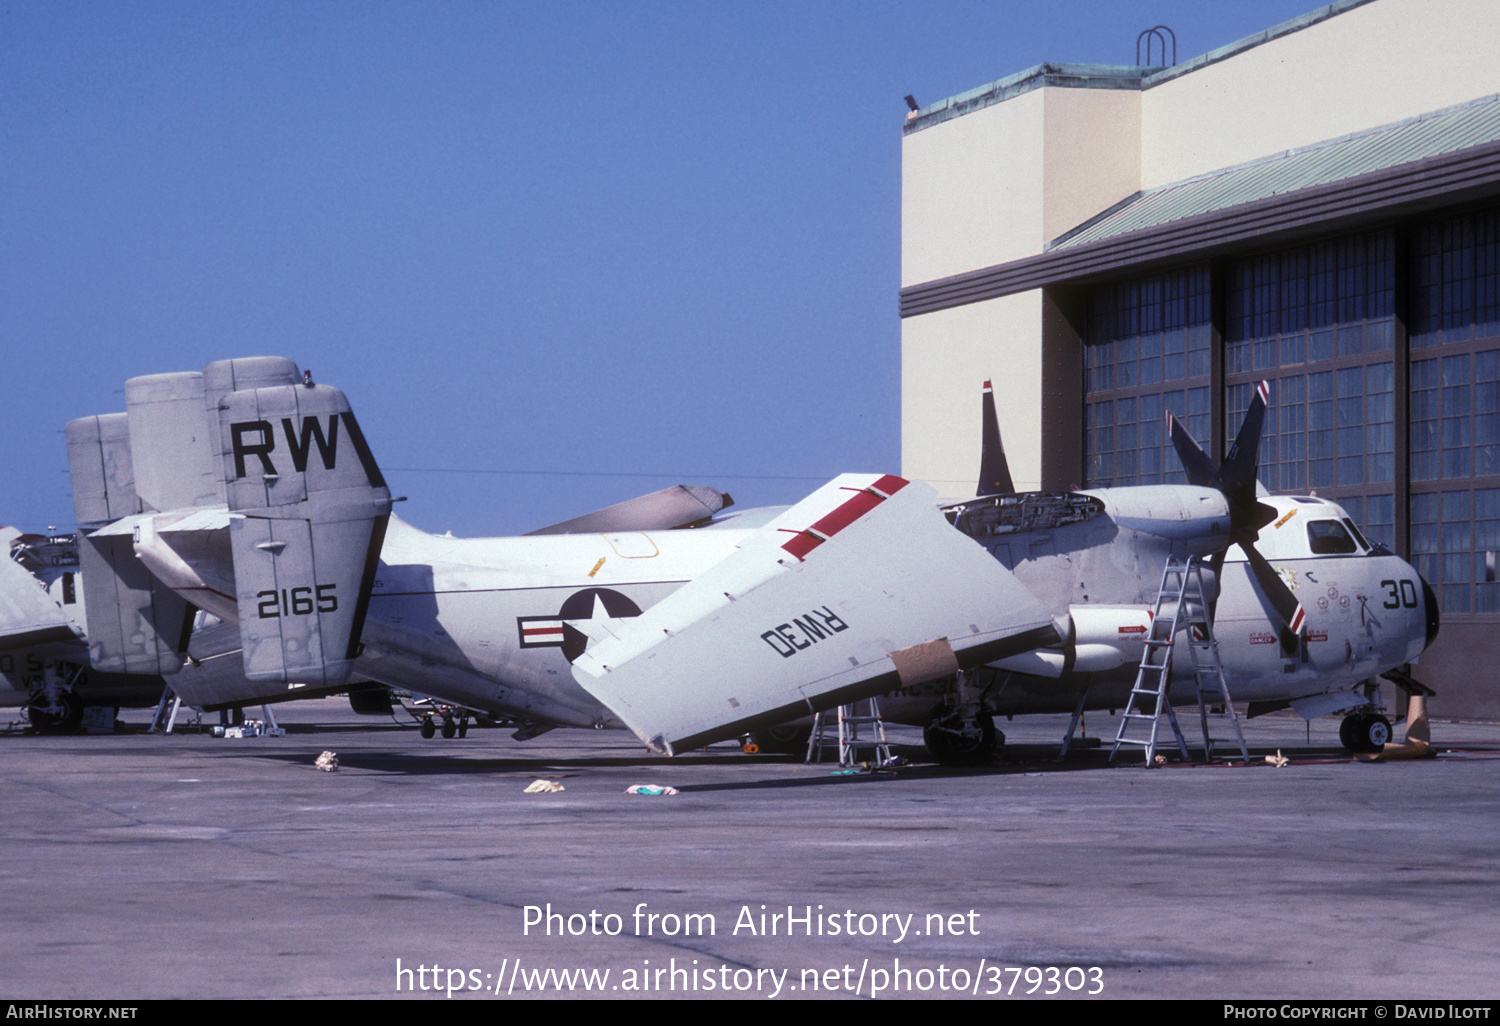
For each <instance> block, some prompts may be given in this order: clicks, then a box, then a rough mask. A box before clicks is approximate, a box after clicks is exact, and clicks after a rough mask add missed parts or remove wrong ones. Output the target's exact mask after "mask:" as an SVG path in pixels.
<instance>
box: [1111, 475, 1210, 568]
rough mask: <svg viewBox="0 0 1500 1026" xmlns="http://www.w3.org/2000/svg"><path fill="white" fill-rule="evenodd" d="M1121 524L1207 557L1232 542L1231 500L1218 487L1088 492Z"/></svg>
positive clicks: (1141, 487) (1192, 486) (1171, 486)
mask: <svg viewBox="0 0 1500 1026" xmlns="http://www.w3.org/2000/svg"><path fill="white" fill-rule="evenodd" d="M1085 494H1088V495H1092V496H1094V497H1095V498H1097V499H1099V500H1101V501H1102V502H1103V503H1104V506H1105V511H1106V512H1107V513H1108V514H1109V516H1110V517H1111V518H1112V519H1113V520H1114V522H1115V523H1117V524H1119V525H1120V526H1121V527H1128V528H1131V529H1132V530H1136V531H1142V532H1144V533H1146V534H1151V535H1155V536H1156V537H1158V538H1165V539H1166V540H1167V541H1169V542H1172V543H1173V545H1174V547H1176V546H1178V545H1180V546H1182V549H1183V551H1184V553H1185V554H1190V555H1194V556H1206V555H1208V554H1210V553H1213V552H1218V551H1220V550H1221V549H1223V548H1225V547H1226V546H1228V544H1229V502H1228V500H1227V499H1225V498H1224V496H1223V494H1222V493H1221V492H1219V491H1218V489H1215V488H1202V487H1199V486H1197V485H1143V486H1140V487H1135V488H1101V489H1099V490H1098V491H1095V492H1087V493H1085Z"/></svg>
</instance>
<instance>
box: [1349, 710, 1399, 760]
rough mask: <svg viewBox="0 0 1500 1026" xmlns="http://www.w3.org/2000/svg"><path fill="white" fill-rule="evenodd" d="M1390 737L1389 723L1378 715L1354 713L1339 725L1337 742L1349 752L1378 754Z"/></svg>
mask: <svg viewBox="0 0 1500 1026" xmlns="http://www.w3.org/2000/svg"><path fill="white" fill-rule="evenodd" d="M1391 737H1392V731H1391V721H1390V720H1388V719H1386V718H1385V717H1384V716H1381V715H1379V714H1378V713H1354V714H1353V715H1350V716H1345V717H1344V722H1342V723H1340V724H1339V741H1341V742H1342V743H1343V745H1344V747H1345V748H1347V749H1349V750H1350V751H1351V752H1378V751H1380V750H1381V749H1382V748H1384V747H1385V746H1386V744H1387V743H1388V742H1389V741H1390V740H1391Z"/></svg>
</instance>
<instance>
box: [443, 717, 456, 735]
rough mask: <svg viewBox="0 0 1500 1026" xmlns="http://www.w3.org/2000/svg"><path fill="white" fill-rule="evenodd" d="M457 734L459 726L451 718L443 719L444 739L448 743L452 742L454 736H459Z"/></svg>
mask: <svg viewBox="0 0 1500 1026" xmlns="http://www.w3.org/2000/svg"><path fill="white" fill-rule="evenodd" d="M457 733H458V724H456V723H454V722H453V720H452V718H451V717H448V716H444V717H443V739H444V740H447V741H451V740H453V736H454V735H455V734H457Z"/></svg>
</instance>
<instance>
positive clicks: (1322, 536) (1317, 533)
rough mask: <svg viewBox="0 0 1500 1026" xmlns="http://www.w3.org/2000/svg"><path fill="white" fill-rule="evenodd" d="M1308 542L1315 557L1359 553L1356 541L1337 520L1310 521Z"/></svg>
mask: <svg viewBox="0 0 1500 1026" xmlns="http://www.w3.org/2000/svg"><path fill="white" fill-rule="evenodd" d="M1307 541H1308V544H1310V545H1311V546H1312V551H1313V555H1315V556H1339V555H1347V554H1349V553H1353V552H1358V551H1359V547H1358V546H1357V545H1355V544H1354V539H1353V538H1351V537H1349V532H1348V531H1346V530H1344V525H1343V524H1341V523H1339V522H1338V521H1337V520H1311V521H1308V524H1307Z"/></svg>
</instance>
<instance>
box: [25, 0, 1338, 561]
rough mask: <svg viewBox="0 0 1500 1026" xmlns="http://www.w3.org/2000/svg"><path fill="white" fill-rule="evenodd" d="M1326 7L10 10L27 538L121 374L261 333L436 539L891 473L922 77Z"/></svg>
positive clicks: (969, 392)
mask: <svg viewBox="0 0 1500 1026" xmlns="http://www.w3.org/2000/svg"><path fill="white" fill-rule="evenodd" d="M1316 6H1317V5H1315V4H1313V3H1310V2H1307V0H1238V2H1234V0H1192V2H1189V0H1162V2H1146V0H1120V2H1093V3H1089V2H1081V0H1049V2H1048V3H1036V2H1035V0H983V2H981V0H931V2H906V3H902V2H894V0H892V2H886V0H857V2H856V0H839V2H833V0H798V2H781V0H757V2H754V3H749V2H745V3H727V2H692V3H687V2H684V3H673V2H649V0H640V2H635V0H631V2H625V0H616V2H600V0H594V2H586V3H552V2H532V3H512V2H499V0H497V2H487V3H375V2H361V3H348V4H345V3H332V2H317V3H275V2H266V0H256V2H246V3H238V2H235V3H230V2H222V3H205V2H194V3H180V4H179V3H146V2H135V3H122V4H112V3H93V2H90V3H70V2H50V0H49V2H35V0H20V2H16V0H12V2H0V346H3V352H4V354H5V357H6V365H7V372H8V373H7V375H6V378H7V382H6V388H5V402H4V406H3V412H0V425H3V429H4V433H5V445H4V447H3V449H0V481H3V482H4V484H3V486H0V523H9V524H15V525H18V526H21V527H23V528H25V529H27V530H41V529H44V528H45V527H46V526H47V525H49V524H55V525H57V526H59V527H69V526H71V524H72V502H71V498H70V491H69V487H68V478H67V457H66V450H65V446H64V443H63V435H62V428H63V425H64V424H65V423H66V422H67V421H68V420H70V419H72V418H74V417H78V416H84V415H87V414H94V413H108V412H113V411H116V410H121V409H123V408H124V397H123V391H122V389H123V383H124V380H125V379H126V378H127V377H131V376H134V375H138V374H151V373H160V372H165V371H178V370H196V369H200V368H201V367H202V366H203V365H204V364H205V363H208V362H209V361H211V360H216V359H222V358H226V357H231V356H251V355H264V354H274V355H282V356H288V357H291V358H292V359H294V360H296V361H297V362H298V363H299V364H300V365H301V366H304V367H309V368H311V369H312V371H313V373H314V375H315V377H316V378H317V379H318V380H319V381H322V382H327V383H330V384H336V385H338V386H339V387H341V388H343V389H344V390H345V392H347V393H348V395H349V397H350V400H351V401H352V403H353V404H354V408H355V411H356V413H357V414H358V416H359V418H360V423H361V425H362V427H363V428H364V431H365V434H366V435H367V436H368V438H369V439H370V442H371V444H372V446H373V448H374V449H375V453H376V456H377V458H378V459H379V461H380V463H381V465H382V467H384V468H385V469H386V474H387V477H388V478H389V479H390V480H391V483H392V487H393V489H394V490H395V491H396V492H397V493H398V494H401V495H406V496H409V497H410V501H408V502H406V503H404V504H402V505H401V506H399V507H398V513H400V514H401V515H402V516H403V517H405V518H406V519H407V520H409V521H411V522H412V523H414V524H416V525H417V526H419V527H422V528H425V529H427V530H432V531H443V530H448V529H451V530H453V531H454V533H456V534H460V535H483V534H506V533H516V532H521V531H525V530H529V529H531V528H534V527H539V526H541V525H543V524H547V523H551V522H554V521H557V520H562V519H565V518H567V517H570V516H574V515H577V514H579V513H582V512H585V511H587V510H590V509H594V508H597V507H600V506H604V505H608V504H609V503H612V502H616V501H618V500H620V499H623V498H627V497H629V496H631V495H635V494H639V493H642V492H646V491H651V490H654V489H656V488H660V487H664V486H666V485H669V484H675V483H679V482H683V483H692V484H709V485H716V486H718V487H720V488H724V489H726V490H728V491H730V492H732V493H733V494H734V496H735V498H736V499H737V500H738V501H739V504H740V505H741V506H750V505H767V504H775V503H784V502H791V501H795V500H796V499H797V498H800V497H801V496H802V495H803V494H805V493H807V492H809V491H811V490H812V489H813V488H814V487H815V486H816V485H817V484H818V483H820V482H821V481H823V480H826V479H827V478H829V477H831V476H833V475H834V474H836V473H839V472H842V471H846V470H880V471H895V470H899V430H900V425H899V367H900V351H899V350H900V347H899V340H900V325H899V320H898V318H897V313H896V304H897V290H898V288H899V279H898V269H899V262H900V151H901V126H902V122H903V120H904V116H905V113H906V107H905V104H904V103H903V101H902V97H903V96H904V95H905V94H907V93H912V94H914V95H915V96H916V98H917V99H918V101H919V102H921V103H923V104H927V103H932V102H935V101H937V100H939V99H942V98H943V97H945V96H950V95H952V94H955V93H958V92H962V91H964V90H967V89H971V88H974V87H976V86H979V85H982V84H984V83H987V82H991V81H993V80H995V79H997V78H1001V77H1004V76H1006V75H1009V74H1012V73H1014V72H1016V71H1020V70H1022V69H1024V68H1027V67H1030V66H1032V65H1035V64H1038V63H1041V62H1042V61H1078V62H1090V63H1104V64H1130V63H1133V62H1134V55H1135V41H1136V36H1137V34H1138V33H1139V32H1140V31H1141V30H1142V29H1145V28H1149V27H1151V26H1152V25H1156V24H1162V23H1164V24H1167V25H1169V26H1171V27H1172V28H1173V29H1174V30H1175V31H1176V34H1177V39H1178V56H1179V58H1180V59H1183V60H1186V59H1188V58H1190V57H1193V56H1196V55H1198V54H1200V53H1203V52H1205V51H1208V50H1211V49H1214V48H1216V47H1218V46H1222V45H1224V44H1226V43H1230V42H1233V41H1234V40H1237V39H1239V38H1242V37H1244V36H1246V35H1249V34H1251V33H1253V32H1257V31H1260V30H1261V29H1264V28H1267V27H1269V26H1271V25H1274V24H1277V23H1279V22H1281V21H1285V20H1287V19H1288V18H1291V17H1295V16H1297V15H1299V14H1303V13H1306V12H1307V11H1309V10H1312V9H1314V8H1315V7H1316ZM977 386H978V383H977V382H971V381H959V382H954V401H955V402H963V403H972V402H977V401H978V399H977ZM954 444H955V445H957V446H961V447H965V448H967V449H972V450H973V452H974V459H975V464H976V468H977V464H978V440H977V439H969V438H960V439H954Z"/></svg>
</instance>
